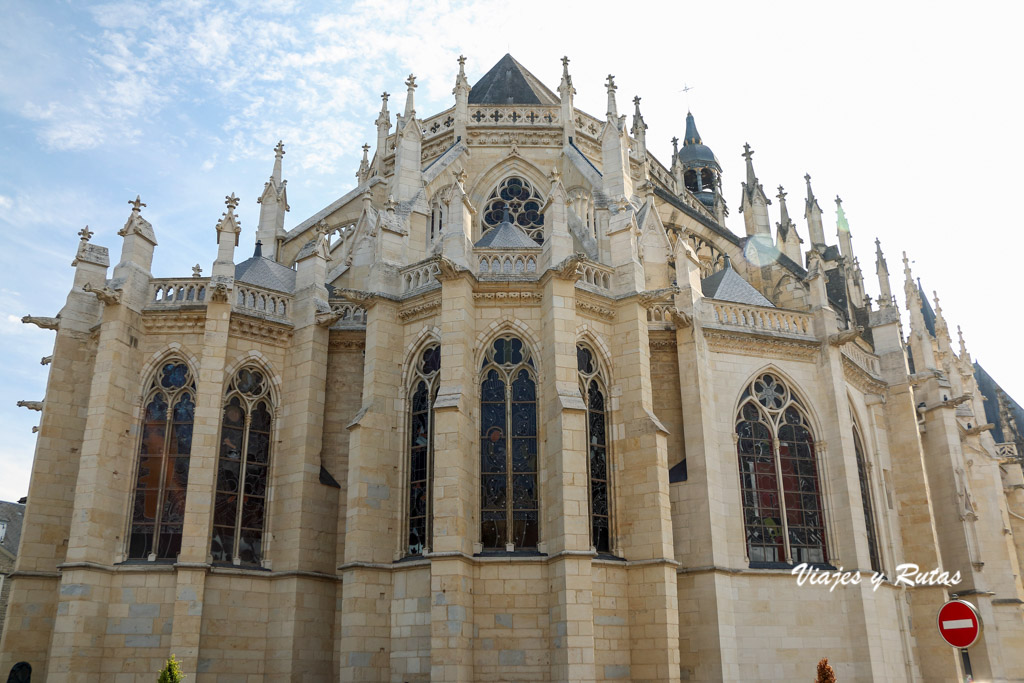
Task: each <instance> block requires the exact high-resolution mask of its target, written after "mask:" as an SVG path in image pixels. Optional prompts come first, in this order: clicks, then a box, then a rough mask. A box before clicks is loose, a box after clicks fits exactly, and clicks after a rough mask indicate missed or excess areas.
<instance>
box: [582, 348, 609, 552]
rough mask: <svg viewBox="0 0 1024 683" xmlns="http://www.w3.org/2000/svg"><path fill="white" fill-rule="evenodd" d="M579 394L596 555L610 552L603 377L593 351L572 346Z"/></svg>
mask: <svg viewBox="0 0 1024 683" xmlns="http://www.w3.org/2000/svg"><path fill="white" fill-rule="evenodd" d="M576 365H577V368H578V370H579V381H580V393H581V394H582V395H583V401H584V403H586V405H587V466H588V470H589V477H590V542H591V544H592V545H593V546H594V549H595V550H597V551H598V552H604V553H607V552H611V525H610V520H611V513H610V506H609V502H608V501H609V498H610V495H611V493H610V491H611V487H610V486H609V477H608V470H609V463H608V436H607V424H608V417H607V412H606V411H607V408H606V406H605V391H604V388H603V378H602V377H601V373H600V371H599V369H598V365H597V361H596V359H595V357H594V352H593V351H591V350H590V349H589V348H587V347H586V346H582V345H581V346H577V347H576Z"/></svg>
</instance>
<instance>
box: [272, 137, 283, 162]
mask: <svg viewBox="0 0 1024 683" xmlns="http://www.w3.org/2000/svg"><path fill="white" fill-rule="evenodd" d="M283 156H284V140H278V141H277V145H276V146H275V147H274V158H276V159H280V158H281V157H283Z"/></svg>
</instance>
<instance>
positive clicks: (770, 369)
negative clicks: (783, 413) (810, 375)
mask: <svg viewBox="0 0 1024 683" xmlns="http://www.w3.org/2000/svg"><path fill="white" fill-rule="evenodd" d="M765 373H767V374H770V375H778V377H779V379H781V380H783V381H784V382H785V383H786V386H787V387H789V390H790V391H791V392H792V393H793V394H794V395H795V396H796V398H797V399H798V400H799V403H800V407H801V408H802V409H803V411H804V412H805V413H807V419H808V420H810V422H811V429H813V430H814V434H815V435H816V436H817V437H818V438H817V440H818V441H819V442H820V441H822V439H821V438H820V436H821V425H822V424H824V423H823V422H822V421H821V419H820V418H819V416H818V413H817V410H816V408H815V407H814V402H813V401H811V400H810V397H809V396H808V395H807V392H805V391H804V390H803V389H801V388H800V383H799V382H797V381H796V380H795V379H793V377H792V376H791V375H790V374H789V373H787V372H786V371H785V370H783V369H782V368H780V367H779V366H778V365H776V364H774V363H768V364H767V365H763V366H761V367H760V368H758V369H757V370H755V371H754V372H752V373H750V374H749V375H747V377H746V378H745V379H744V380H743V381H742V382H741V383H740V386H739V389H738V390H736V401H735V403H733V413H735V412H736V411H737V410H739V408H740V404H741V403H742V397H743V391H744V390H745V389H746V388H747V387H748V386H750V383H751V382H753V381H754V380H755V379H757V378H758V376H759V375H763V374H765Z"/></svg>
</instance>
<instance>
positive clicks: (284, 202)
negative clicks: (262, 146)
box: [256, 140, 362, 259]
mask: <svg viewBox="0 0 1024 683" xmlns="http://www.w3.org/2000/svg"><path fill="white" fill-rule="evenodd" d="M282 157H284V142H282V141H280V140H278V142H277V146H276V147H274V170H273V172H272V173H271V174H270V180H268V181H267V182H266V183H265V184H264V185H263V194H261V195H260V197H259V198H258V199H257V200H256V203H257V204H259V205H260V222H259V226H258V227H257V228H256V239H257V240H259V241H261V242H262V243H263V244H264V245H265V246H266V249H267V258H269V259H275V258H276V255H277V244H278V240H280V239H283V238H284V234H285V232H284V214H285V212H287V211H288V210H289V206H288V191H287V186H288V181H287V180H283V179H282V178H281V159H282ZM360 171H362V167H360Z"/></svg>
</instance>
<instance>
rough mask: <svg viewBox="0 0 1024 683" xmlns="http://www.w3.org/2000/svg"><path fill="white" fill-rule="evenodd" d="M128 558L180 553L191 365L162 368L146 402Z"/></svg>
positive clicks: (191, 412)
mask: <svg viewBox="0 0 1024 683" xmlns="http://www.w3.org/2000/svg"><path fill="white" fill-rule="evenodd" d="M143 406H144V411H145V412H144V414H143V417H142V441H141V443H140V445H139V468H138V471H137V472H136V476H135V499H134V502H133V505H132V526H131V534H130V535H129V537H128V557H129V558H132V559H174V558H176V557H177V556H178V553H179V552H181V534H182V526H183V524H184V522H185V492H186V489H187V488H188V465H189V460H188V459H189V454H190V453H191V452H192V423H193V419H194V417H195V410H196V383H195V379H194V378H193V377H192V371H191V370H189V367H188V365H186V364H185V363H184V362H182V361H180V360H173V359H172V360H168V361H165V362H164V363H163V365H161V366H160V368H159V370H157V372H156V376H155V377H154V378H153V381H152V382H151V383H150V385H149V389H148V390H147V392H146V397H145V401H144V402H143Z"/></svg>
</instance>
